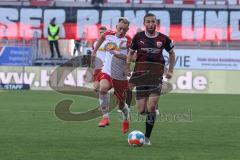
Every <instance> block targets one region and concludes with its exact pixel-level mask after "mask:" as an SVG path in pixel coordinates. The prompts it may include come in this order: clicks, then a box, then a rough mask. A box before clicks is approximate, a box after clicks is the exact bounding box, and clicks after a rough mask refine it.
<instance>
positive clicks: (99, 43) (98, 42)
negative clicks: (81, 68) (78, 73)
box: [91, 35, 105, 68]
mask: <svg viewBox="0 0 240 160" xmlns="http://www.w3.org/2000/svg"><path fill="white" fill-rule="evenodd" d="M104 40H105V37H104V35H102V36H101V37H100V38H99V40H98V41H97V44H96V46H95V47H94V50H93V52H92V61H91V66H92V68H94V64H95V59H96V54H97V51H98V49H99V47H100V46H101V45H102V43H103V42H104Z"/></svg>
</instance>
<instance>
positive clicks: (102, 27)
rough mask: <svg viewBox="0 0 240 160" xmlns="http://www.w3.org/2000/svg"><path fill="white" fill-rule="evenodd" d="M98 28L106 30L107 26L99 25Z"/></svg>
mask: <svg viewBox="0 0 240 160" xmlns="http://www.w3.org/2000/svg"><path fill="white" fill-rule="evenodd" d="M99 30H107V27H105V26H101V27H99Z"/></svg>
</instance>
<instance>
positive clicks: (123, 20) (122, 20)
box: [118, 17, 130, 26]
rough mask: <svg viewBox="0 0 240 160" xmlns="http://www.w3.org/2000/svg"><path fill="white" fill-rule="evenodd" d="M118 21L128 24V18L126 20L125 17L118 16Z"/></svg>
mask: <svg viewBox="0 0 240 160" xmlns="http://www.w3.org/2000/svg"><path fill="white" fill-rule="evenodd" d="M120 22H122V23H124V24H127V25H128V26H129V24H130V22H129V20H128V19H127V18H125V17H120V18H119V19H118V23H120Z"/></svg>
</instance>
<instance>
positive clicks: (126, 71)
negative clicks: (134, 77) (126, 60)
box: [124, 67, 132, 77]
mask: <svg viewBox="0 0 240 160" xmlns="http://www.w3.org/2000/svg"><path fill="white" fill-rule="evenodd" d="M131 72H132V71H131V69H130V68H129V67H126V68H125V69H124V75H126V76H129V77H130V76H131Z"/></svg>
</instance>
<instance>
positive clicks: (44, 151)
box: [0, 0, 240, 160]
mask: <svg viewBox="0 0 240 160" xmlns="http://www.w3.org/2000/svg"><path fill="white" fill-rule="evenodd" d="M147 12H152V13H154V14H155V15H156V16H157V19H158V30H159V31H161V32H163V33H165V34H167V35H169V36H170V37H171V38H172V39H173V40H174V44H175V52H176V65H175V69H176V70H175V73H174V77H173V79H172V80H171V81H170V82H171V83H172V84H173V91H172V92H171V93H170V94H167V95H165V96H163V97H162V99H161V102H160V103H159V105H160V106H161V113H162V115H161V116H160V118H159V124H158V125H156V130H154V133H153V134H154V135H153V139H152V143H153V146H151V147H143V148H129V147H128V146H127V141H126V139H127V137H126V136H125V135H121V134H120V121H119V116H118V113H117V112H115V111H114V112H112V113H111V115H112V117H113V118H112V125H111V126H110V127H109V128H106V129H99V128H97V127H96V124H97V120H92V121H88V122H84V123H82V122H65V121H61V120H59V119H58V118H57V117H56V116H55V115H54V109H55V104H56V103H58V102H59V101H61V100H62V99H67V98H68V99H72V100H74V104H73V106H72V107H71V111H73V112H83V111H87V110H89V109H91V108H93V107H95V106H97V103H98V101H97V99H92V98H89V97H84V96H71V95H63V94H58V93H56V92H54V91H52V90H51V88H50V87H49V77H50V74H51V72H52V71H53V70H54V69H55V68H56V67H58V66H59V65H61V64H64V63H65V62H67V61H68V60H70V59H71V58H73V57H74V56H73V49H74V40H79V43H80V48H79V52H78V55H82V56H83V59H87V58H88V55H89V54H90V53H91V46H92V43H93V41H94V40H95V39H96V38H98V36H99V35H98V29H99V27H100V26H101V25H104V26H106V27H107V28H108V29H113V30H114V29H115V24H116V23H117V20H118V17H121V16H125V17H127V18H128V19H129V20H130V22H131V24H130V30H129V32H128V34H129V35H130V36H133V35H134V34H135V33H136V31H137V30H138V29H139V28H141V29H143V16H144V14H145V13H147ZM53 17H56V22H57V24H58V25H59V26H60V37H61V38H60V40H59V44H60V51H61V53H62V55H63V58H61V59H59V58H50V56H51V54H50V50H49V46H48V42H47V30H46V28H47V25H48V24H49V21H50V19H52V18H53ZM0 49H1V52H0V102H1V103H0V144H1V147H0V159H4V160H8V159H9V160H13V159H14V160H15V159H16V160H27V159H29V160H30V159H31V160H33V159H34V160H35V159H36V160H38V159H39V160H40V159H41V160H42V159H51V160H52V159H58V160H59V159H64V160H66V159H73V160H76V159H105V160H106V159H123V158H127V159H136V158H137V159H148V160H150V159H154V160H155V159H164V160H165V159H166V160H170V159H171V160H200V159H211V160H213V159H216V160H238V159H239V157H240V154H239V148H240V128H239V118H240V109H239V106H240V102H239V94H240V85H239V79H240V51H239V50H240V0H104V1H102V3H97V2H96V3H93V2H92V1H91V0H0ZM166 60H167V54H166ZM86 67H87V63H83V64H82V66H80V68H78V69H77V70H74V71H73V72H72V73H71V74H69V75H68V76H67V78H66V80H65V83H66V84H68V85H73V86H85V85H89V84H88V83H86V82H84V80H83V74H84V72H85V69H86ZM16 90H17V91H16ZM132 114H136V112H135V109H134V107H133V112H132ZM143 128H144V126H143V122H141V123H140V120H139V119H138V118H135V119H133V122H132V129H138V130H142V129H143Z"/></svg>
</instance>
